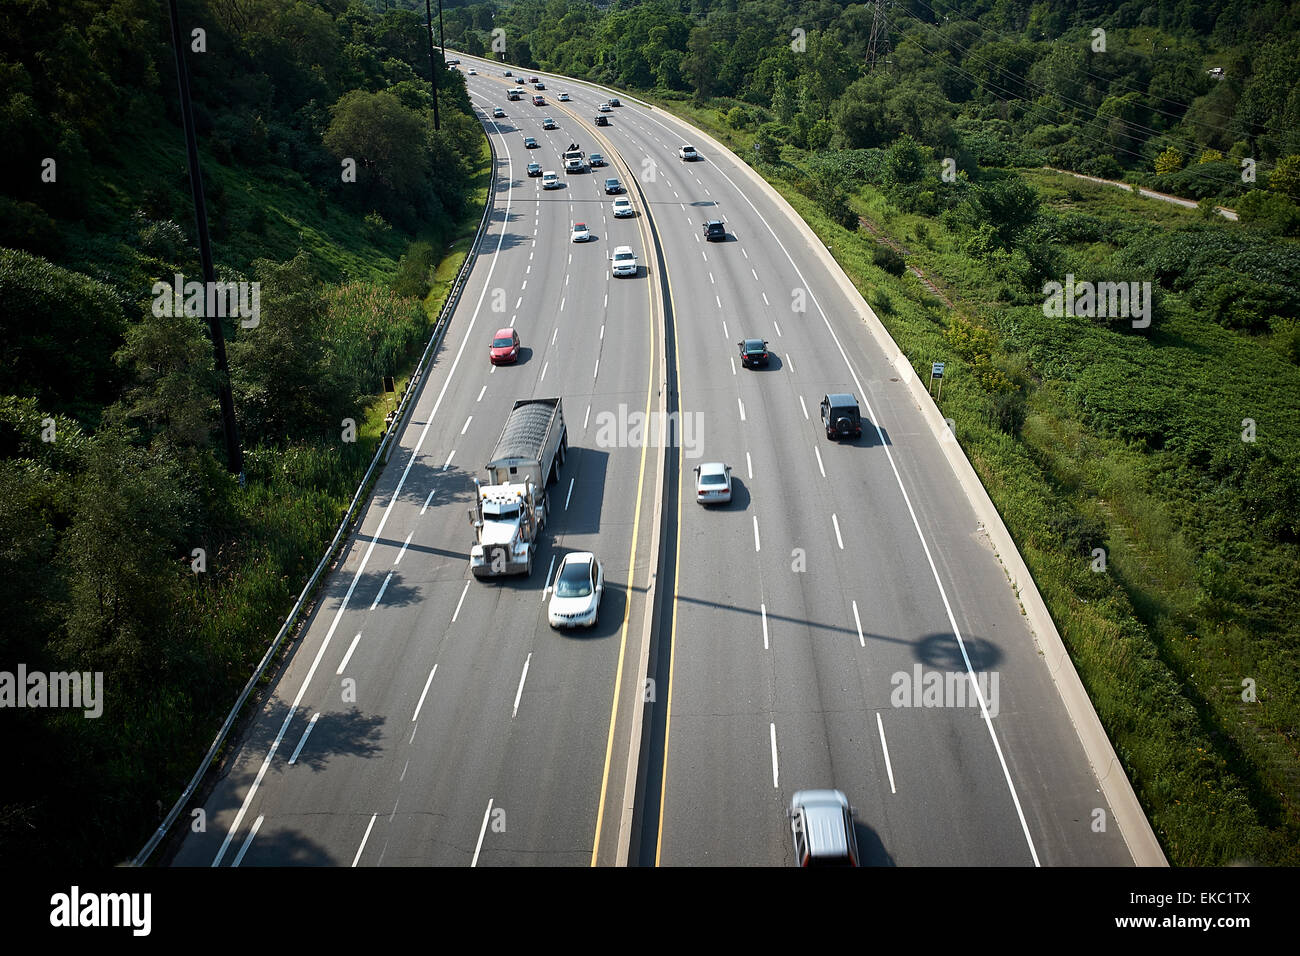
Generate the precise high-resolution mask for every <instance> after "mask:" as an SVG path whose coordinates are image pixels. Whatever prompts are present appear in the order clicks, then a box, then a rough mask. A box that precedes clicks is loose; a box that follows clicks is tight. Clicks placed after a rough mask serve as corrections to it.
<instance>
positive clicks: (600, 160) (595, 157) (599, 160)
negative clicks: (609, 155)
mask: <svg viewBox="0 0 1300 956" xmlns="http://www.w3.org/2000/svg"><path fill="white" fill-rule="evenodd" d="M587 162H588V163H589V164H590V165H592V166H608V165H609V164H608V163H607V162H605V157H604V156H602V155H600V153H592V154H591V155H590V156H588V157H587Z"/></svg>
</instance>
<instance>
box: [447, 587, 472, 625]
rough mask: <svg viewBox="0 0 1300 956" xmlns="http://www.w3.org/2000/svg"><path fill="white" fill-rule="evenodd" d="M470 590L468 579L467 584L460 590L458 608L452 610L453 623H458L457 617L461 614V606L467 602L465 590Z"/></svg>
mask: <svg viewBox="0 0 1300 956" xmlns="http://www.w3.org/2000/svg"><path fill="white" fill-rule="evenodd" d="M468 590H469V582H468V581H466V582H465V586H464V587H463V588H461V591H460V600H459V601H457V602H456V610H455V611H454V612H452V615H451V623H453V624H455V623H456V618H457V617H458V616H460V606H461V605H462V604H464V603H465V592H467V591H468Z"/></svg>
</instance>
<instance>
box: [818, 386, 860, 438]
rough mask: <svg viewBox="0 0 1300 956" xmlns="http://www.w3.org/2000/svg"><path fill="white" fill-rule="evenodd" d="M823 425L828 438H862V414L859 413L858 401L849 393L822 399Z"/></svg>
mask: <svg viewBox="0 0 1300 956" xmlns="http://www.w3.org/2000/svg"><path fill="white" fill-rule="evenodd" d="M822 424H823V425H824V426H825V427H826V437H827V438H830V439H832V440H833V439H836V438H861V437H862V413H861V412H859V411H858V400H857V399H856V398H854V397H853V396H852V395H851V394H850V393H848V392H837V393H835V394H833V395H825V396H823V397H822Z"/></svg>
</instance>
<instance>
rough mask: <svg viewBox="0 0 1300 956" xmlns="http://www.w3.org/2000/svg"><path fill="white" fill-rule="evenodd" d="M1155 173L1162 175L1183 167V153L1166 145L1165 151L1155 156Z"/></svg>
mask: <svg viewBox="0 0 1300 956" xmlns="http://www.w3.org/2000/svg"><path fill="white" fill-rule="evenodd" d="M1155 165H1156V175H1157V176H1164V175H1166V174H1168V173H1172V172H1177V171H1178V170H1180V169H1182V168H1183V154H1182V153H1180V152H1179V151H1178V149H1177V148H1176V147H1174V146H1166V147H1165V151H1164V152H1163V153H1161V154H1160V155H1159V156H1157V157H1156V164H1155Z"/></svg>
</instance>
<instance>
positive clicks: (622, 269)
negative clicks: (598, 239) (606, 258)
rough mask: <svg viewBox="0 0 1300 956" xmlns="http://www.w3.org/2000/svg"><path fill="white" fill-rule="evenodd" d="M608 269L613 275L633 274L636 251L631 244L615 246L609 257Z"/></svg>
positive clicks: (635, 265)
mask: <svg viewBox="0 0 1300 956" xmlns="http://www.w3.org/2000/svg"><path fill="white" fill-rule="evenodd" d="M610 271H611V272H613V274H614V275H615V276H634V275H636V273H637V264H636V253H635V252H633V251H632V247H631V246H617V247H616V248H615V249H614V257H613V258H612V259H610Z"/></svg>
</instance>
